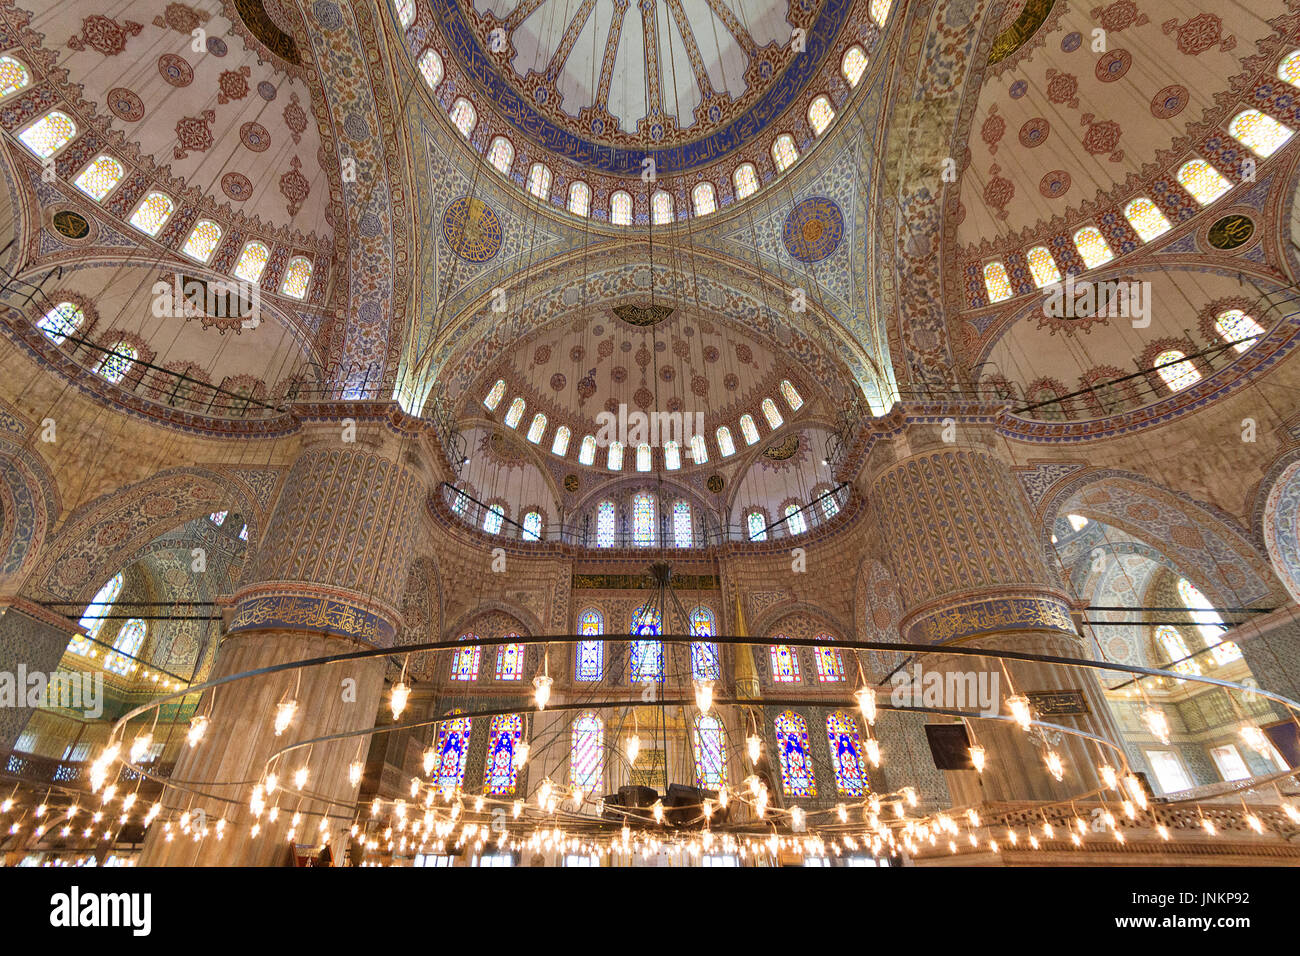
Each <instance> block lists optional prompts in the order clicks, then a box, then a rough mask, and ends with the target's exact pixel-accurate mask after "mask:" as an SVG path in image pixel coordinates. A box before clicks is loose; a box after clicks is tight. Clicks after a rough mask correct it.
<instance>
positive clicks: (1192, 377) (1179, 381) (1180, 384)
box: [1153, 349, 1201, 392]
mask: <svg viewBox="0 0 1300 956" xmlns="http://www.w3.org/2000/svg"><path fill="white" fill-rule="evenodd" d="M1186 357H1187V356H1186V355H1185V354H1184V353H1182V352H1179V351H1178V350H1177V349H1170V350H1169V351H1167V352H1161V353H1160V354H1159V355H1157V356H1156V358H1155V362H1154V363H1153V364H1154V365H1155V366H1156V372H1157V374H1159V376H1160V378H1161V379H1163V380H1164V383H1165V384H1166V385H1168V386H1169V391H1171V392H1181V391H1182V390H1183V389H1185V388H1187V386H1189V385H1195V384H1196V383H1197V382H1199V381H1200V380H1201V373H1200V372H1198V371H1197V370H1196V366H1195V365H1193V364H1192V363H1191V362H1182V361H1179V359H1184V358H1186ZM1159 366H1164V367H1163V368H1160V367H1159Z"/></svg>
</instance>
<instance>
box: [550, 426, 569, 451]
mask: <svg viewBox="0 0 1300 956" xmlns="http://www.w3.org/2000/svg"><path fill="white" fill-rule="evenodd" d="M569 434H570V432H569V426H568V425H561V426H560V427H559V428H557V429H555V440H554V441H552V442H551V454H552V455H559V456H560V457H561V458H563V457H564V453H565V452H566V451H568V450H569Z"/></svg>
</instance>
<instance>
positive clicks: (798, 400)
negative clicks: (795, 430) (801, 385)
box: [781, 378, 803, 412]
mask: <svg viewBox="0 0 1300 956" xmlns="http://www.w3.org/2000/svg"><path fill="white" fill-rule="evenodd" d="M781 395H782V396H783V397H784V398H785V403H786V404H787V405H789V406H790V411H792V412H797V411H799V409H800V408H802V407H803V396H802V395H800V394H799V392H798V390H797V389H796V388H795V387H794V386H793V385H792V384H790V380H789V379H788V378H783V379H781Z"/></svg>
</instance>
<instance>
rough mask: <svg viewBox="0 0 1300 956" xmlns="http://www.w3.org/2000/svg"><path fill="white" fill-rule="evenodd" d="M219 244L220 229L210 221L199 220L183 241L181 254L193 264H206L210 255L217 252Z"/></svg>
mask: <svg viewBox="0 0 1300 956" xmlns="http://www.w3.org/2000/svg"><path fill="white" fill-rule="evenodd" d="M219 242H221V227H220V226H218V225H217V224H216V223H215V222H213V221H212V220H211V219H200V220H199V221H198V222H196V223H195V224H194V229H193V230H192V231H191V232H190V237H189V238H188V239H186V240H185V245H184V246H182V247H181V252H183V253H185V255H187V256H189V257H190V258H191V259H193V260H194V261H195V262H207V261H208V260H209V259H211V258H212V253H214V252H216V251H217V243H219Z"/></svg>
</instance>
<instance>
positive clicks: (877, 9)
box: [871, 0, 894, 27]
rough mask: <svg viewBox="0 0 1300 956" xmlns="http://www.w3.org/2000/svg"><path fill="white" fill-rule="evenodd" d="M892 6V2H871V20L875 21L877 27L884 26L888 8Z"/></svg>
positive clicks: (888, 0) (878, 0) (891, 0)
mask: <svg viewBox="0 0 1300 956" xmlns="http://www.w3.org/2000/svg"><path fill="white" fill-rule="evenodd" d="M893 4H894V0H871V19H872V20H875V21H876V25H877V26H882V27H883V26H884V25H885V20H886V19H888V17H889V8H890V7H891V6H893Z"/></svg>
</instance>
